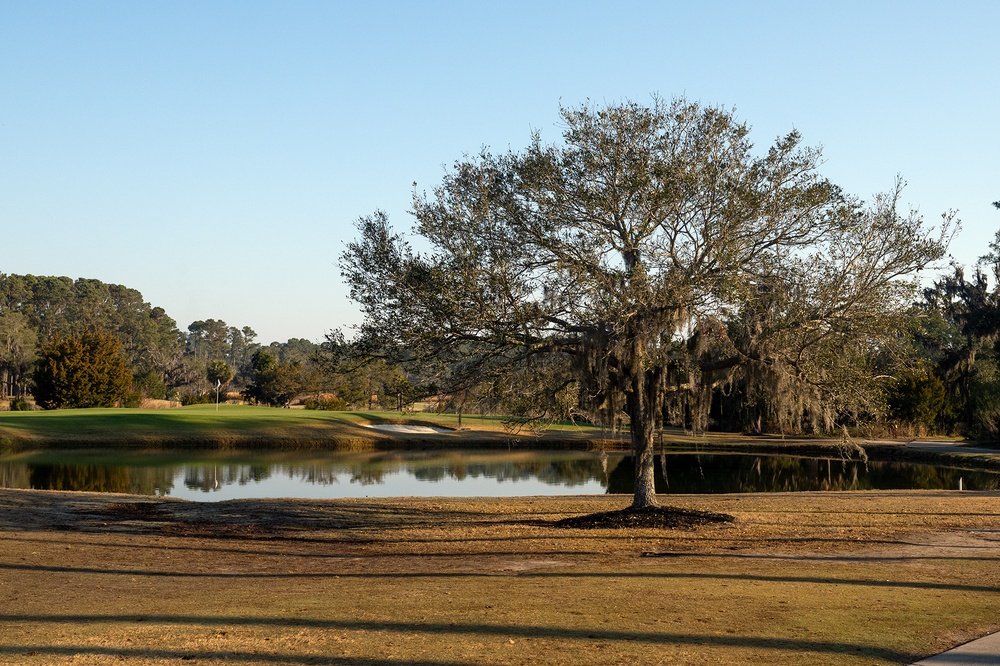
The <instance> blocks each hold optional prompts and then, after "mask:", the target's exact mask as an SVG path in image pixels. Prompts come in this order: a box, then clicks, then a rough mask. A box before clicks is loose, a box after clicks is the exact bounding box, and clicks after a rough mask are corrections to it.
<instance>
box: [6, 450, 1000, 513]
mask: <svg viewBox="0 0 1000 666" xmlns="http://www.w3.org/2000/svg"><path fill="white" fill-rule="evenodd" d="M656 484H657V491H658V492H662V493H679V494H689V493H699V494H701V493H706V494H708V493H739V492H785V491H807V490H876V489H878V490H888V489H927V490H940V489H958V488H959V487H960V484H961V487H962V488H964V489H966V490H996V489H1000V474H997V473H993V472H986V471H971V470H968V469H957V468H949V467H937V466H932V465H914V464H908V463H898V462H893V463H887V462H886V463H882V462H870V463H869V464H868V465H867V467H866V466H865V465H864V464H862V463H859V462H856V461H843V460H837V459H832V460H828V459H818V458H798V457H790V456H769V455H756V454H753V455H746V454H697V453H668V454H666V456H665V457H659V456H658V457H657V481H656ZM0 487H3V488H36V489H43V490H78V491H96V492H116V493H131V494H140V495H170V496H173V497H180V498H184V499H192V500H200V501H220V500H228V499H239V498H260V497H298V498H341V497H400V496H419V497H428V496H449V497H470V496H493V497H504V496H507V497H509V496H527V495H588V494H604V493H626V494H628V493H631V492H632V459H631V458H630V457H628V456H625V455H622V454H608V455H604V454H601V453H596V452H544V451H530V452H515V453H508V452H483V451H449V452H444V453H442V452H433V453H430V452H379V453H366V454H342V453H330V454H308V455H297V454H281V455H276V454H264V455H252V454H247V455H227V456H222V455H219V454H203V455H193V456H192V455H186V456H184V457H179V456H177V455H175V454H162V455H161V454H142V455H139V454H125V455H123V454H122V453H121V452H108V453H103V454H102V453H97V454H95V453H88V454H68V453H51V452H47V453H34V454H18V455H13V456H2V457H0Z"/></svg>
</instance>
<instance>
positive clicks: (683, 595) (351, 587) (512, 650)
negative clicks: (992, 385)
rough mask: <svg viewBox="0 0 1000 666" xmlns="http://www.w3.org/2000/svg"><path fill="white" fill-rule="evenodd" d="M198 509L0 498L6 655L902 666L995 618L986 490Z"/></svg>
mask: <svg viewBox="0 0 1000 666" xmlns="http://www.w3.org/2000/svg"><path fill="white" fill-rule="evenodd" d="M626 501H627V500H625V499H624V498H621V497H587V498H582V497H562V498H518V499H469V500H465V499H440V498H437V499H391V500H358V501H354V500H337V501H299V500H266V501H239V502H225V503H222V504H203V503H195V502H182V501H176V500H146V499H144V498H131V497H127V496H105V495H89V494H80V493H73V494H71V493H50V492H37V491H0V570H2V571H3V572H4V574H3V575H2V576H0V608H2V609H3V610H2V611H0V625H2V626H3V631H2V632H0V662H3V663H9V664H37V663H46V664H77V663H87V664H97V665H103V664H112V663H122V662H124V663H129V664H151V665H152V664H156V665H159V664H168V663H170V664H172V663H179V662H180V661H192V662H196V663H210V664H227V665H236V664H239V665H243V664H246V665H250V664H262V663H267V664H313V663H317V664H320V663H322V664H365V665H369V666H370V665H376V666H394V665H397V664H398V665H401V664H418V665H423V666H462V665H466V664H570V663H572V664H584V665H585V664H601V665H604V664H624V663H635V664H638V663H642V664H653V663H665V664H666V663H676V664H709V663H711V664H750V665H764V664H767V665H777V664H844V665H859V666H860V665H861V664H865V665H871V664H878V665H887V664H907V663H911V662H913V661H916V660H917V659H920V658H922V657H925V656H927V655H930V654H932V653H936V652H940V651H942V650H944V649H946V648H949V647H952V646H954V645H955V644H958V643H961V642H964V641H965V640H967V639H970V638H973V637H977V636H980V635H983V634H985V633H988V632H990V631H994V630H997V629H1000V620H998V619H997V616H996V607H997V604H998V603H1000V569H998V568H997V566H996V562H997V561H998V559H1000V541H998V540H997V538H996V535H997V533H998V532H1000V497H998V496H997V495H996V494H986V493H955V492H886V493H802V494H777V495H730V496H712V497H704V496H702V497H697V496H690V497H673V498H669V501H670V503H671V504H677V505H680V506H686V507H689V508H698V509H704V510H711V511H719V512H725V513H729V514H732V515H734V516H735V517H736V522H735V523H733V524H729V525H720V526H714V527H703V528H698V529H688V530H648V529H626V530H574V529H558V528H556V527H554V525H553V522H554V521H555V520H556V519H558V518H561V517H564V516H567V515H574V514H579V513H585V512H593V511H600V510H607V509H609V508H614V507H617V506H621V505H623V504H625V503H626Z"/></svg>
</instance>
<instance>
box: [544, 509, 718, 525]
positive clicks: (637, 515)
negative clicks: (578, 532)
mask: <svg viewBox="0 0 1000 666" xmlns="http://www.w3.org/2000/svg"><path fill="white" fill-rule="evenodd" d="M735 521H736V518H734V517H733V516H730V515H729V514H726V513H713V512H711V511H697V510H695V509H681V508H679V507H672V506H648V507H643V508H641V509H636V508H632V507H629V508H626V509H620V510H618V511H606V512H603V513H592V514H588V515H585V516H574V517H572V518H563V519H562V520H559V521H556V523H555V526H556V527H571V528H576V529H608V528H612V529H613V528H633V527H653V528H668V529H669V528H688V527H700V526H702V525H713V524H716V523H732V522H735Z"/></svg>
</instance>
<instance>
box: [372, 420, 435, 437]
mask: <svg viewBox="0 0 1000 666" xmlns="http://www.w3.org/2000/svg"><path fill="white" fill-rule="evenodd" d="M365 427H366V428H374V429H375V430H382V431H385V432H405V433H412V434H420V435H431V434H434V433H445V432H451V430H449V429H448V428H435V427H434V426H422V425H404V424H401V423H379V424H374V425H368V426H365Z"/></svg>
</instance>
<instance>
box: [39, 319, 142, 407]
mask: <svg viewBox="0 0 1000 666" xmlns="http://www.w3.org/2000/svg"><path fill="white" fill-rule="evenodd" d="M34 380H35V401H36V402H37V403H38V404H39V405H40V406H41V407H43V408H44V409H60V408H79V407H115V406H117V405H120V404H121V403H122V402H123V401H124V400H125V399H126V397H127V396H128V392H129V389H130V388H131V385H132V373H131V371H130V370H129V366H128V363H127V362H126V360H125V355H124V353H123V351H122V345H121V342H119V341H118V339H117V338H115V337H114V336H113V335H111V334H110V333H107V332H105V331H100V330H93V331H87V332H84V333H81V334H80V335H75V336H71V337H68V338H65V339H63V338H61V337H59V336H58V335H56V336H55V337H54V338H53V339H52V341H51V342H49V343H47V344H45V345H43V346H42V348H41V350H40V351H39V354H38V360H37V361H36V363H35V372H34Z"/></svg>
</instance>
